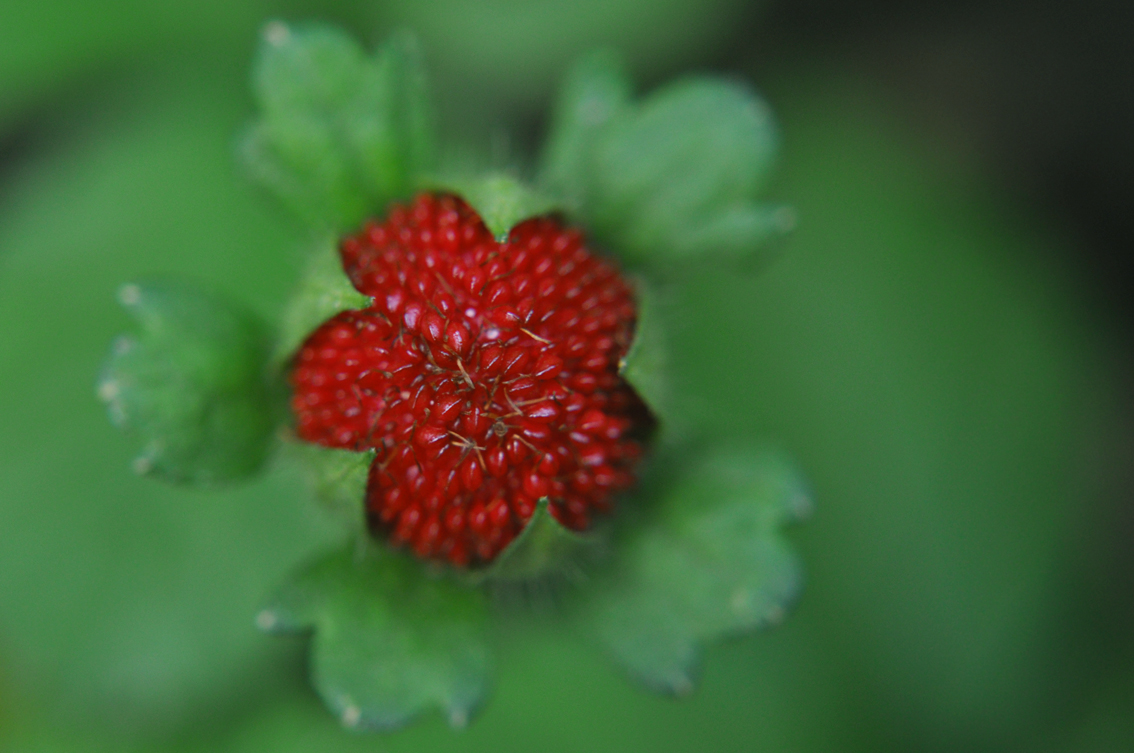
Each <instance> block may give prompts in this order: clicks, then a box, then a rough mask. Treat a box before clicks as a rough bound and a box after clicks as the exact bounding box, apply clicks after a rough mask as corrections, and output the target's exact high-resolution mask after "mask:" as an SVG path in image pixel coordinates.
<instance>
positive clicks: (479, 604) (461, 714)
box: [257, 543, 492, 729]
mask: <svg viewBox="0 0 1134 753" xmlns="http://www.w3.org/2000/svg"><path fill="white" fill-rule="evenodd" d="M487 623H488V604H487V599H486V597H485V595H484V593H483V592H482V591H480V590H479V589H475V588H469V587H467V586H463V585H461V584H459V583H456V582H455V581H453V580H452V579H450V578H448V577H446V576H444V575H442V574H440V573H438V572H435V571H431V570H430V569H429V568H425V567H423V566H422V563H421V562H419V561H417V560H415V559H412V558H411V557H409V556H408V555H403V554H400V553H395V552H392V551H389V550H387V549H384V548H381V547H379V546H377V545H373V544H369V545H367V544H365V543H364V544H363V545H362V546H355V545H352V546H348V547H347V548H346V549H344V550H342V551H338V552H335V553H334V554H331V555H329V556H327V557H325V558H323V559H322V560H320V561H318V562H316V563H315V564H314V565H313V566H311V567H310V568H308V569H307V570H305V571H304V572H302V573H300V574H299V575H298V576H296V577H295V578H294V579H293V580H292V581H291V582H290V583H289V584H288V585H287V586H285V587H284V588H283V589H281V591H280V592H279V593H278V594H277V596H276V598H275V599H274V600H273V601H272V602H271V603H270V604H269V605H268V606H267V607H266V608H265V609H264V610H263V611H261V612H260V614H259V616H258V617H257V624H258V625H259V627H260V628H261V629H263V630H266V631H269V632H297V631H307V630H310V631H313V635H312V638H311V641H312V646H311V656H310V661H311V675H312V681H313V683H314V685H315V688H316V690H317V691H318V692H319V695H320V696H321V697H322V698H323V701H324V702H325V703H326V704H327V706H328V707H330V709H331V710H332V711H333V712H334V713H335V714H336V715H337V716H338V717H339V719H340V720H341V721H342V723H343V724H344V725H345V726H347V727H351V728H358V729H392V728H395V727H400V726H402V725H404V724H406V723H407V722H408V721H410V720H411V719H412V718H413V717H415V716H417V715H418V714H420V713H422V712H424V711H426V710H429V709H431V708H438V709H439V710H440V711H441V712H442V713H443V714H444V715H445V717H446V718H447V719H448V721H449V723H450V724H452V725H453V726H455V727H463V726H464V725H465V724H467V723H468V721H469V719H470V718H471V716H472V714H473V713H474V712H475V711H476V709H477V708H478V707H479V706H480V705H481V703H482V702H483V700H484V698H485V696H486V695H487V693H488V689H489V684H490V683H489V680H490V673H491V664H492V659H491V654H490V650H489V647H488V644H487V640H486V629H487Z"/></svg>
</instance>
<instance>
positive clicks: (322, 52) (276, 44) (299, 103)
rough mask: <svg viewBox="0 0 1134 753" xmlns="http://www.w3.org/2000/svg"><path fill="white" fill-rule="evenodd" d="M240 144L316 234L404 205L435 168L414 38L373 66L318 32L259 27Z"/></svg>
mask: <svg viewBox="0 0 1134 753" xmlns="http://www.w3.org/2000/svg"><path fill="white" fill-rule="evenodd" d="M253 89H254V92H255V94H256V99H257V101H258V103H259V105H260V109H261V114H262V117H261V119H260V120H259V121H258V122H257V123H256V124H255V125H254V126H253V127H252V130H251V131H250V132H249V134H248V136H247V137H246V139H245V142H244V148H243V154H244V157H245V161H246V163H247V165H248V167H249V169H250V171H251V173H252V175H253V177H255V178H256V179H257V180H258V181H259V182H260V183H262V184H264V185H265V186H266V187H267V188H269V189H271V190H272V191H273V192H274V193H275V194H276V195H277V196H279V198H281V199H282V200H283V201H284V202H285V203H286V204H287V205H288V206H289V207H290V208H291V209H292V210H293V211H294V212H296V213H297V214H298V215H299V216H300V217H302V218H303V219H304V220H306V221H307V222H308V223H309V224H311V225H312V226H313V227H315V228H317V229H320V230H331V231H338V232H341V231H344V230H348V229H351V228H353V227H354V226H356V225H357V224H358V223H359V222H361V221H362V219H363V218H365V217H366V216H367V215H370V214H376V213H380V212H382V210H383V209H384V208H385V206H386V205H387V204H388V203H389V202H390V201H393V200H395V199H402V198H407V197H408V196H409V195H410V194H411V193H412V191H413V189H414V187H415V185H416V181H417V180H418V178H419V175H420V173H421V172H422V171H423V170H425V169H427V168H428V167H429V166H430V165H431V163H432V160H433V153H434V149H435V144H434V134H433V122H432V114H431V110H430V104H429V101H428V94H427V91H426V83H425V74H424V72H423V68H422V64H421V61H420V54H419V52H418V49H417V45H416V43H415V42H414V40H413V38H412V37H411V36H409V35H408V34H406V33H399V34H395V35H393V36H392V37H390V39H388V40H387V41H386V43H385V44H383V45H382V46H381V47H380V48H379V49H378V51H377V52H376V54H375V56H374V57H373V58H367V57H366V55H365V53H364V52H363V51H362V49H361V47H359V45H358V43H357V42H355V41H354V40H353V39H352V38H351V37H350V36H349V35H347V34H346V33H344V32H341V31H339V30H337V29H334V28H331V27H326V26H299V27H290V26H287V25H286V24H284V23H283V22H281V21H273V22H271V23H269V24H268V25H267V26H265V27H264V33H263V42H262V43H261V46H260V51H259V54H258V56H257V59H256V62H255V68H254V75H253Z"/></svg>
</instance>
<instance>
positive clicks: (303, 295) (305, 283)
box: [272, 237, 371, 366]
mask: <svg viewBox="0 0 1134 753" xmlns="http://www.w3.org/2000/svg"><path fill="white" fill-rule="evenodd" d="M370 301H371V299H370V297H369V296H365V295H363V294H362V293H359V292H358V291H357V290H355V289H354V285H352V284H351V282H350V278H349V277H347V275H346V272H344V271H343V264H342V259H341V258H340V257H339V251H338V248H337V246H336V244H335V242H334V241H332V240H331V239H330V238H329V237H328V238H324V239H323V240H321V241H319V242H318V243H317V244H316V246H315V249H314V251H313V252H312V253H311V256H310V258H309V259H308V262H307V267H306V268H305V269H304V270H303V273H302V275H301V276H300V280H299V285H298V286H297V287H296V291H295V293H293V294H292V297H291V300H290V302H289V303H288V305H287V308H285V309H284V314H283V321H282V322H281V324H280V332H279V335H278V337H277V341H276V348H275V354H274V356H273V359H272V360H273V361H274V362H275V364H276V365H277V366H283V365H284V362H286V361H287V360H288V359H289V358H291V356H292V355H293V354H294V353H295V352H296V351H297V350H299V346H300V345H302V344H303V341H304V340H306V339H307V338H308V337H309V336H310V335H311V333H312V332H314V331H315V330H316V329H317V328H318V327H319V325H321V324H322V323H323V322H325V321H327V320H328V319H330V318H331V317H333V316H334V315H335V314H338V313H339V312H341V311H346V310H348V309H361V308H365V307H366V306H368V305H369V304H370Z"/></svg>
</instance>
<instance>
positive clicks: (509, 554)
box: [471, 497, 594, 582]
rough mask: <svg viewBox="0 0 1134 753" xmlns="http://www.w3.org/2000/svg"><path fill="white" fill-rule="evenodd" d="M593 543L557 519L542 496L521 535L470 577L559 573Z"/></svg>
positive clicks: (498, 578) (508, 577)
mask: <svg viewBox="0 0 1134 753" xmlns="http://www.w3.org/2000/svg"><path fill="white" fill-rule="evenodd" d="M593 543H594V539H593V537H589V536H584V535H582V534H578V533H575V532H574V531H572V530H570V529H568V528H565V527H564V526H563V524H561V523H560V522H559V521H558V520H556V519H555V517H554V516H553V515H552V514H551V508H550V507H549V506H548V500H547V498H546V497H544V498H543V499H541V500H539V502H537V503H536V509H535V512H533V513H532V517H531V518H529V519H528V522H527V525H525V526H524V530H522V531H520V535H519V536H517V537H516V538H515V539H514V540H513V541H512V543H511V544H509V545H508V547H507V548H506V549H505V550H504V551H503V552H501V553H500V554H499V555H498V556H497V557H496V559H495V560H494V561H493V562H492V564H491V565H490V566H489V567H488V568H486V569H485V570H483V571H481V572H474V573H471V579H472V580H473V581H474V582H480V581H487V580H492V581H497V582H500V581H532V580H537V579H540V578H543V577H545V576H547V575H554V574H557V573H561V572H562V569H563V568H564V567H565V566H566V564H567V563H568V562H570V561H571V558H572V557H573V556H575V555H576V554H577V553H578V552H579V550H580V549H582V548H583V547H586V546H589V545H591V544H593Z"/></svg>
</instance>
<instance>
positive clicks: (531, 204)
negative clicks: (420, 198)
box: [429, 173, 557, 240]
mask: <svg viewBox="0 0 1134 753" xmlns="http://www.w3.org/2000/svg"><path fill="white" fill-rule="evenodd" d="M429 183H430V184H431V186H432V187H433V188H434V189H436V190H440V191H451V192H453V193H456V194H457V195H459V196H460V197H461V198H462V199H464V200H465V201H466V202H467V203H468V205H469V206H471V207H472V208H473V209H475V210H476V212H477V214H479V215H480V218H481V219H482V220H484V224H485V226H486V227H487V228H488V230H489V232H491V233H492V234H493V235H494V236H495V237H496V238H497V239H498V240H504V239H505V238H507V237H508V231H509V230H511V229H512V228H513V227H514V226H515V225H516V224H517V223H519V222H522V221H523V220H526V219H528V218H530V217H537V216H539V215H542V214H547V213H549V212H551V211H553V210H555V209H556V208H557V205H556V203H555V201H554V200H552V199H551V198H550V197H549V196H547V195H544V194H542V193H540V192H539V191H537V190H535V189H533V188H530V187H528V186H526V185H524V184H523V183H521V182H520V181H518V180H516V179H515V178H514V177H512V176H511V175H508V174H506V173H489V174H488V175H484V176H476V177H469V176H454V177H448V178H438V179H435V180H430V181H429Z"/></svg>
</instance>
